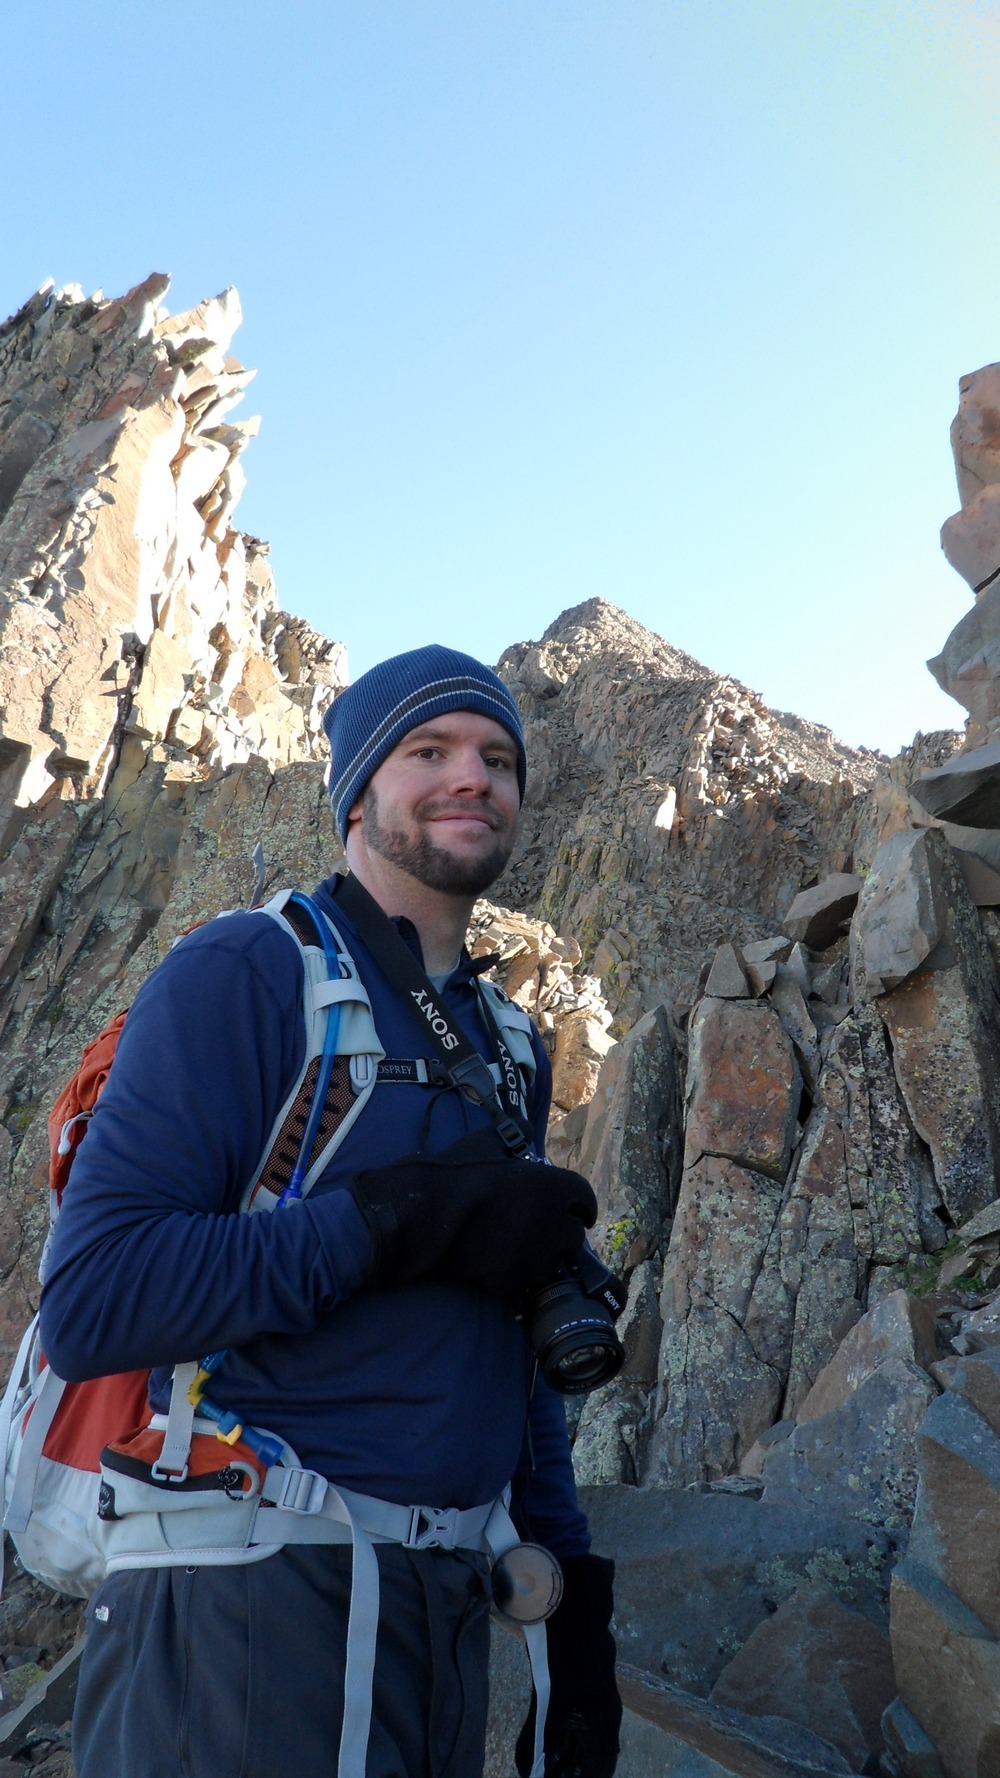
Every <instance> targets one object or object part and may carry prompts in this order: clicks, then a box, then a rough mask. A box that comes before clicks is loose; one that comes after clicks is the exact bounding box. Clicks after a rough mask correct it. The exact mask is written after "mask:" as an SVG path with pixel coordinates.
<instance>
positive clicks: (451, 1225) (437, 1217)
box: [350, 1130, 597, 1297]
mask: <svg viewBox="0 0 1000 1778" xmlns="http://www.w3.org/2000/svg"><path fill="white" fill-rule="evenodd" d="M350 1190H351V1192H352V1193H353V1196H354V1198H355V1200H356V1202H357V1204H358V1207H359V1209H360V1210H361V1213H362V1215H363V1216H364V1218H365V1221H366V1222H367V1224H368V1227H369V1229H370V1230H371V1233H372V1238H373V1241H374V1257H373V1259H372V1264H371V1267H370V1268H369V1272H368V1278H367V1282H368V1283H369V1284H370V1285H375V1286H385V1285H392V1284H411V1283H412V1282H413V1281H414V1279H416V1278H429V1277H434V1278H444V1279H447V1280H449V1281H450V1282H451V1283H453V1284H471V1285H473V1286H474V1287H475V1288H477V1289H479V1290H488V1291H493V1292H494V1293H495V1294H496V1295H498V1296H504V1297H516V1296H517V1295H518V1294H519V1293H520V1292H521V1291H524V1290H527V1289H530V1288H531V1286H532V1285H538V1284H545V1283H548V1282H549V1281H550V1280H551V1279H553V1278H555V1277H557V1276H558V1274H559V1271H560V1270H561V1268H562V1267H563V1266H565V1265H568V1264H570V1263H572V1261H573V1259H574V1258H575V1256H576V1254H578V1253H579V1251H580V1248H581V1247H582V1246H583V1239H584V1231H585V1230H586V1229H589V1228H593V1226H594V1222H595V1221H596V1218H597V1200H596V1198H595V1197H594V1194H593V1192H592V1191H591V1189H590V1186H589V1185H588V1184H587V1181H586V1180H585V1179H582V1178H581V1177H580V1174H579V1173H571V1172H569V1171H568V1169H566V1168H565V1167H548V1166H545V1165H544V1164H543V1163H541V1162H539V1161H519V1160H514V1159H512V1158H511V1157H509V1156H508V1157H504V1156H502V1155H500V1154H498V1139H497V1138H496V1137H495V1136H494V1134H493V1132H492V1131H491V1130H480V1131H476V1132H474V1133H473V1134H472V1135H470V1136H463V1137H462V1138H461V1140H460V1141H458V1142H454V1143H452V1145H451V1147H450V1148H446V1149H443V1150H442V1152H441V1153H440V1154H438V1155H410V1156H408V1157H407V1158H406V1159H405V1160H402V1161H394V1162H393V1163H392V1165H391V1166H388V1167H371V1168H368V1169H366V1171H365V1172H363V1173H356V1174H355V1176H354V1178H353V1179H352V1180H351V1184H350Z"/></svg>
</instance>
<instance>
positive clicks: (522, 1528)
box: [511, 1372, 590, 1557]
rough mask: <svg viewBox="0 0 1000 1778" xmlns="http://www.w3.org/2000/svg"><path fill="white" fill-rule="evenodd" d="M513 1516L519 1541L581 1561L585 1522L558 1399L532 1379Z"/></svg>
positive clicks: (542, 1383)
mask: <svg viewBox="0 0 1000 1778" xmlns="http://www.w3.org/2000/svg"><path fill="white" fill-rule="evenodd" d="M511 1517H512V1518H513V1520H514V1523H515V1525H516V1526H517V1529H518V1531H519V1532H520V1534H521V1536H522V1537H524V1538H527V1539H528V1540H529V1542H532V1543H541V1544H544V1545H545V1547H546V1549H549V1550H551V1551H552V1554H553V1555H554V1556H557V1557H564V1556H585V1555H586V1554H587V1552H588V1551H589V1549H590V1533H589V1531H588V1530H587V1520H586V1517H585V1515H584V1514H583V1513H582V1512H581V1510H580V1507H579V1505H578V1503H577V1498H576V1482H575V1479H574V1476H573V1459H572V1456H571V1455H570V1448H569V1435H568V1433H567V1431H566V1409H565V1407H564V1405H563V1399H562V1396H561V1395H558V1394H557V1393H556V1391H555V1390H554V1389H550V1388H549V1385H548V1384H547V1383H546V1381H545V1379H544V1377H543V1376H542V1375H541V1372H538V1373H537V1375H536V1377H535V1386H534V1389H533V1391H532V1396H531V1405H530V1408H529V1410H528V1427H527V1432H526V1434H525V1440H524V1445H523V1447H522V1450H521V1458H520V1461H519V1463H518V1466H517V1469H516V1470H515V1472H514V1476H513V1479H512V1481H511Z"/></svg>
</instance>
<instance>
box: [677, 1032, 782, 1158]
mask: <svg viewBox="0 0 1000 1778" xmlns="http://www.w3.org/2000/svg"><path fill="white" fill-rule="evenodd" d="M690 1045H691V1047H690V1055H689V1064H688V1100H689V1109H688V1119H687V1135H686V1145H685V1164H686V1165H691V1164H694V1163H696V1162H697V1161H698V1159H699V1158H700V1157H701V1156H709V1155H712V1156H717V1157H719V1158H723V1159H726V1160H731V1161H734V1162H736V1163H737V1165H739V1166H740V1167H744V1168H747V1169H749V1170H751V1171H753V1172H755V1173H763V1174H765V1175H766V1176H767V1177H768V1178H769V1179H778V1180H780V1179H783V1178H784V1176H785V1173H786V1171H787V1168H788V1161H789V1156H790V1154H791V1149H792V1141H793V1138H794V1134H795V1120H796V1115H797V1113H798V1104H799V1093H800V1088H801V1081H800V1076H799V1070H798V1067H797V1065H796V1061H795V1056H794V1053H793V1050H792V1045H791V1043H790V1042H789V1039H788V1038H787V1036H786V1035H785V1032H784V1029H783V1027H782V1024H781V1020H780V1019H779V1018H778V1016H777V1014H776V1013H775V1012H773V1011H772V1010H771V1008H770V1007H767V1006H757V1005H753V1004H749V1003H743V1002H741V1001H728V1000H703V1001H702V1002H701V1003H700V1005H699V1007H698V1009H697V1011H696V1012H695V1015H694V1018H693V1019H692V1021H691V1038H690Z"/></svg>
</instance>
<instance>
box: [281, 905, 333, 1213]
mask: <svg viewBox="0 0 1000 1778" xmlns="http://www.w3.org/2000/svg"><path fill="white" fill-rule="evenodd" d="M291 900H292V901H295V902H297V903H298V905H299V906H300V907H303V906H304V907H305V908H306V909H307V910H308V912H309V915H310V918H311V919H312V920H313V921H315V923H316V925H317V926H318V927H319V934H320V939H321V941H322V945H323V955H324V957H325V958H326V973H327V976H328V977H329V979H330V980H331V981H337V980H339V978H340V958H339V957H338V956H337V947H336V945H335V944H334V942H333V939H332V937H331V934H330V928H329V926H328V925H327V923H326V921H325V920H324V918H323V916H322V914H319V913H317V911H316V909H315V908H314V907H313V904H312V902H311V901H310V900H309V897H308V896H307V895H300V894H299V892H298V890H296V891H295V892H294V894H293V895H292V896H291ZM339 1035H340V1005H339V1003H337V1002H335V1003H334V1005H333V1006H329V1007H327V1012H326V1032H325V1035H324V1038H323V1053H322V1056H321V1057H320V1064H319V1074H318V1075H317V1077H316V1088H315V1091H314V1092H313V1096H312V1099H311V1101H310V1105H309V1116H308V1117H307V1119H306V1127H305V1129H304V1130H303V1132H302V1141H301V1142H300V1143H299V1152H298V1154H297V1155H296V1157H295V1165H294V1167H293V1168H292V1176H291V1178H290V1180H289V1181H288V1184H287V1185H286V1186H285V1189H284V1191H283V1192H282V1194H281V1196H280V1198H279V1199H278V1203H277V1208H278V1209H279V1210H283V1209H284V1207H285V1205H286V1204H294V1203H295V1202H296V1200H297V1199H299V1198H301V1196H302V1181H303V1180H304V1178H305V1176H306V1173H307V1171H308V1168H309V1160H310V1157H311V1155H312V1151H313V1143H314V1142H315V1140H316V1131H317V1130H318V1129H319V1120H320V1118H321V1117H322V1115H323V1107H324V1105H325V1104H326V1095H327V1093H328V1092H329V1089H330V1080H331V1078H332V1076H333V1063H334V1058H335V1057H336V1054H337V1038H338V1037H339Z"/></svg>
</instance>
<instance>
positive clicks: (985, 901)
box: [955, 847, 1000, 908]
mask: <svg viewBox="0 0 1000 1778" xmlns="http://www.w3.org/2000/svg"><path fill="white" fill-rule="evenodd" d="M955 856H956V858H957V859H958V862H959V864H960V865H961V867H962V875H963V877H964V878H965V887H966V888H967V889H968V891H969V896H970V898H971V900H972V901H973V902H974V903H975V905H976V907H977V908H995V907H1000V871H998V870H994V869H993V866H992V865H991V864H987V862H986V860H985V858H980V857H979V856H977V854H976V853H975V852H966V851H965V849H964V848H962V847H956V848H955Z"/></svg>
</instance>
